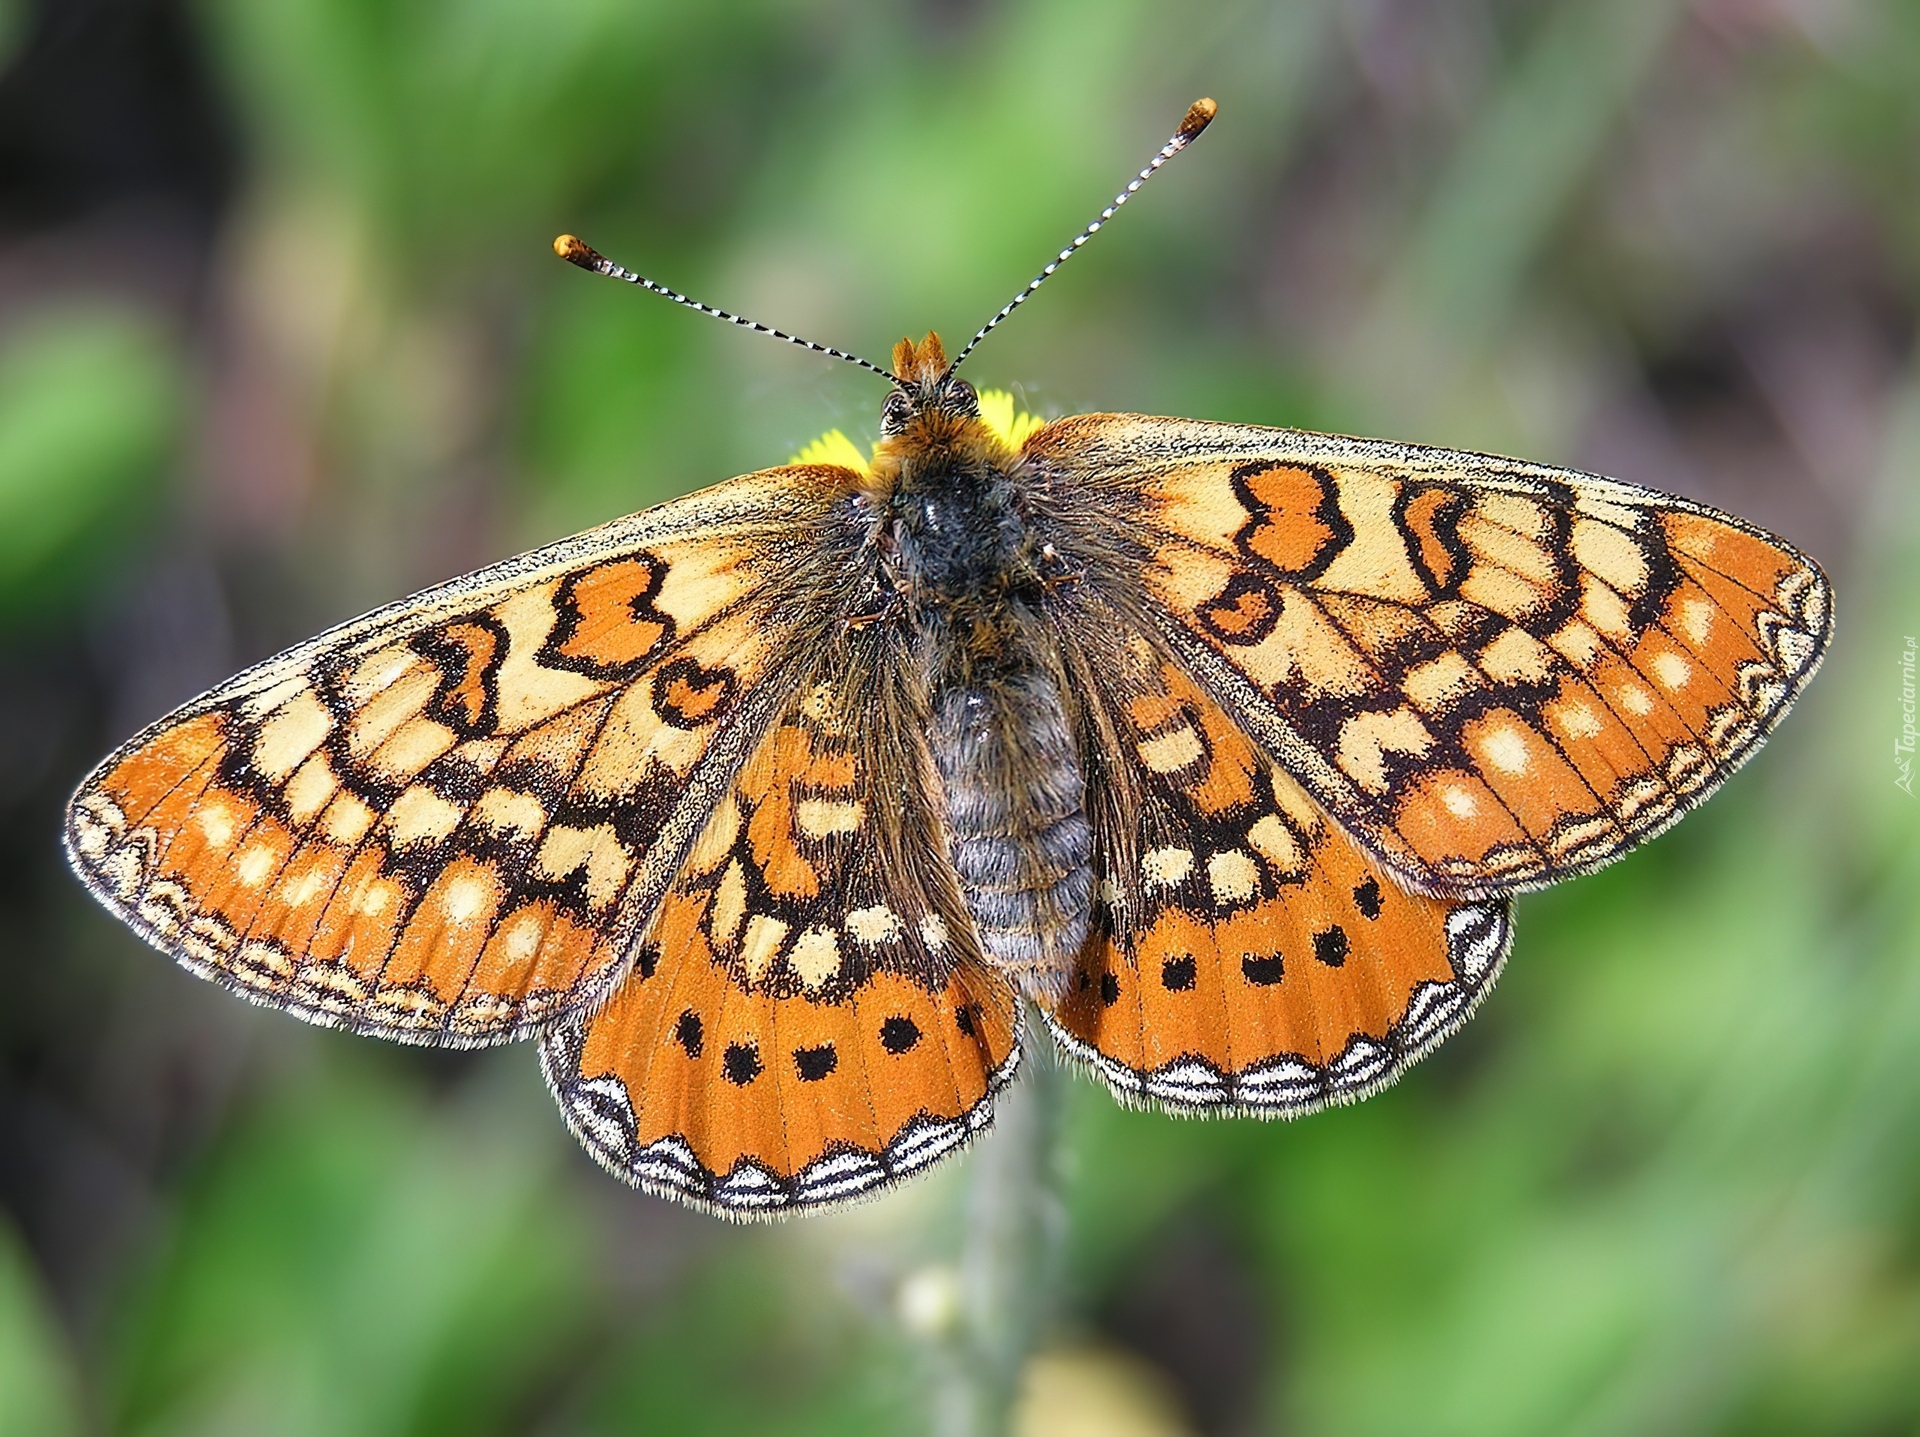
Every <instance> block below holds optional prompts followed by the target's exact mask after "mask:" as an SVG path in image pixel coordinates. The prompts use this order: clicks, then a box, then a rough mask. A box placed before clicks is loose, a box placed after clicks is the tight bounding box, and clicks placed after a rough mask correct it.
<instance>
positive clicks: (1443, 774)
mask: <svg viewBox="0 0 1920 1437" xmlns="http://www.w3.org/2000/svg"><path fill="white" fill-rule="evenodd" d="M1394 827H1395V828H1397V829H1398V830H1399V831H1400V834H1401V836H1402V837H1403V838H1405V839H1406V841H1407V845H1408V846H1409V847H1410V848H1412V850H1413V851H1414V853H1416V854H1417V855H1419V857H1420V858H1421V859H1422V860H1423V861H1425V862H1426V863H1428V864H1431V865H1433V866H1434V867H1435V868H1436V869H1437V870H1439V871H1443V872H1444V871H1448V870H1449V869H1452V868H1457V866H1458V865H1459V864H1461V863H1462V862H1465V863H1480V862H1484V861H1486V860H1487V859H1488V858H1489V857H1490V856H1491V855H1493V854H1494V853H1496V852H1499V851H1500V850H1503V849H1508V848H1511V847H1513V846H1515V845H1525V844H1526V843H1527V835H1526V834H1525V833H1524V832H1523V831H1522V830H1521V829H1520V827H1519V826H1518V825H1517V824H1516V823H1515V822H1514V820H1513V815H1512V814H1510V813H1508V812H1507V807H1506V805H1505V804H1504V803H1502V802H1501V801H1500V798H1499V795H1497V794H1496V793H1494V792H1493V790H1492V789H1490V788H1488V787H1487V785H1486V784H1485V783H1483V782H1481V780H1480V778H1479V777H1478V776H1477V775H1475V774H1472V773H1468V772H1466V771H1464V770H1461V769H1443V770H1440V771H1439V772H1437V773H1431V774H1426V775H1424V776H1422V777H1420V778H1418V779H1415V780H1414V781H1413V782H1412V783H1411V784H1410V785H1409V786H1408V789H1407V792H1406V795H1405V797H1403V798H1402V799H1401V800H1400V806H1399V811H1398V813H1397V814H1396V816H1395V819H1394Z"/></svg>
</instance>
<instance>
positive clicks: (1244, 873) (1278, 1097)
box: [1049, 633, 1512, 1117]
mask: <svg viewBox="0 0 1920 1437" xmlns="http://www.w3.org/2000/svg"><path fill="white" fill-rule="evenodd" d="M1085 638H1086V641H1087V643H1088V646H1089V647H1090V648H1092V649H1094V650H1095V651H1097V652H1100V654H1101V657H1100V659H1099V660H1098V661H1097V662H1091V663H1087V664H1084V665H1082V678H1083V690H1084V691H1085V692H1086V693H1088V694H1089V696H1090V699H1091V705H1092V707H1093V709H1094V710H1095V711H1094V712H1093V713H1092V714H1091V715H1090V721H1089V724H1088V728H1089V731H1090V732H1092V733H1094V734H1097V735H1099V736H1100V737H1099V738H1098V740H1097V741H1096V744H1095V748H1096V751H1095V752H1094V754H1093V755H1092V756H1091V757H1092V762H1091V763H1090V765H1089V768H1090V785H1089V786H1090V789H1091V790H1092V791H1093V793H1094V795H1095V801H1094V802H1093V803H1092V804H1091V805H1090V807H1091V809H1092V811H1093V813H1094V815H1095V827H1096V835H1097V836H1096V870H1097V874H1098V884H1099V901H1098V903H1097V905H1096V907H1095V910H1094V935H1093V939H1092V941H1091V942H1090V943H1089V944H1088V946H1087V948H1086V949H1085V950H1084V951H1083V953H1082V956H1081V961H1080V963H1079V965H1078V967H1077V969H1076V971H1075V972H1074V974H1073V975H1072V978H1071V980H1070V986H1069V989H1068V995H1067V997H1066V999H1065V1001H1064V1002H1062V1003H1061V1004H1060V1005H1059V1007H1058V1008H1057V1009H1056V1010H1055V1011H1054V1012H1053V1013H1051V1014H1050V1015H1049V1021H1050V1024H1051V1026H1052V1028H1053V1030H1054V1033H1055V1035H1056V1037H1058V1038H1059V1040H1060V1041H1061V1042H1062V1044H1063V1045H1064V1046H1065V1047H1066V1048H1067V1049H1068V1051H1070V1052H1072V1053H1074V1054H1075V1055H1076V1056H1079V1057H1080V1058H1082V1059H1084V1060H1085V1061H1087V1062H1089V1063H1090V1064H1092V1065H1093V1066H1094V1067H1095V1069H1096V1070H1097V1071H1098V1072H1099V1073H1100V1074H1101V1075H1102V1076H1103V1077H1104V1078H1105V1079H1106V1081H1107V1083H1108V1084H1109V1086H1111V1087H1112V1088H1113V1090H1114V1091H1115V1093H1116V1094H1117V1095H1119V1096H1120V1097H1121V1098H1123V1099H1126V1100H1130V1101H1136V1102H1148V1103H1152V1104H1154V1105H1157V1106H1160V1107H1163V1108H1167V1109H1170V1110H1173V1111H1179V1112H1194V1113H1206V1112H1238V1113H1250V1114H1255V1115H1259V1116H1267V1117H1275V1116H1284V1117H1292V1116H1297V1115H1299V1114H1302V1113H1307V1112H1312V1111H1314V1110H1315V1109H1317V1108H1321V1107H1324V1106H1326V1105H1327V1104H1329V1103H1339V1102H1352V1101H1355V1100H1357V1099H1359V1098H1362V1097H1364V1096H1366V1095H1367V1094H1368V1093H1370V1092H1373V1091H1374V1090H1375V1089H1377V1088H1380V1087H1382V1086H1384V1085H1385V1084H1387V1083H1390V1082H1392V1081H1393V1080H1394V1079H1395V1078H1396V1077H1397V1076H1398V1075H1399V1074H1400V1073H1401V1072H1402V1071H1404V1070H1405V1069H1406V1068H1407V1067H1408V1066H1409V1065H1410V1064H1411V1063H1413V1062H1414V1061H1416V1060H1417V1059H1418V1058H1419V1057H1421V1056H1422V1055H1423V1054H1424V1053H1426V1052H1427V1051H1429V1050H1430V1049H1431V1048H1433V1047H1434V1046H1435V1045H1436V1044H1438V1043H1439V1042H1440V1041H1441V1039H1443V1038H1444V1037H1446V1035H1447V1034H1448V1033H1450V1032H1452V1031H1453V1029H1454V1028H1456V1027H1458V1026H1459V1024H1460V1023H1462V1022H1464V1021H1465V1019H1466V1017H1467V1015H1468V1013H1469V1012H1470V1011H1471V1010H1472V1008H1473V1006H1474V1005H1475V1004H1476V1003H1477V1002H1478V1001H1479V1000H1480V998H1481V997H1482V996H1484V995H1485V993H1486V992H1487V991H1488V989H1489V988H1491V986H1492V984H1493V981H1494V979H1495V977H1496V976H1497V975H1498V972H1499V969H1500V966H1501V964H1502V963H1503V962H1504V960H1505V957H1506V953H1507V948H1508V944H1509V942H1510V939H1511V932H1512V925H1511V919H1510V914H1509V911H1508V908H1507V905H1506V904H1505V903H1504V902H1501V901H1497V900H1495V901H1478V902H1475V901H1449V900H1444V899H1435V898H1428V897H1424V896H1421V895H1417V894H1410V893H1408V892H1406V891H1405V890H1404V889H1402V888H1401V887H1400V886H1399V885H1398V884H1397V883H1395V882H1394V881H1393V879H1392V878H1391V877H1390V876H1389V875H1388V874H1387V872H1386V871H1385V870H1384V869H1383V868H1382V867H1381V866H1380V865H1379V864H1378V863H1376V862H1375V861H1374V860H1373V859H1372V858H1371V857H1370V856H1369V855H1368V854H1367V853H1366V852H1365V851H1364V850H1363V849H1361V848H1360V847H1359V846H1358V845H1356V844H1354V843H1353V842H1352V841H1351V840H1350V839H1348V838H1347V837H1346V836H1345V835H1344V834H1342V833H1341V832H1340V831H1339V830H1338V829H1337V828H1336V827H1335V826H1334V825H1333V824H1332V822H1331V821H1330V820H1329V819H1328V817H1327V815H1326V814H1325V813H1324V812H1323V811H1322V810H1321V809H1320V808H1319V806H1318V805H1317V804H1315V803H1314V801H1313V800H1312V799H1311V798H1310V797H1308V795H1307V794H1306V793H1305V792H1304V791H1303V790H1302V789H1301V788H1300V787H1299V786H1298V785H1297V784H1295V783H1294V782H1293V781H1292V780H1291V779H1290V778H1288V777H1287V775H1286V773H1285V772H1284V771H1283V770H1281V769H1280V768H1279V767H1277V766H1276V765H1275V764H1274V763H1273V762H1272V761H1271V760H1270V759H1269V758H1267V757H1266V756H1265V755H1263V754H1262V753H1261V752H1260V751H1259V750H1258V748H1257V747H1256V746H1255V745H1254V744H1253V742H1252V741H1251V740H1250V739H1249V738H1248V737H1247V736H1246V735H1245V734H1244V733H1243V732H1242V731H1241V730H1240V729H1239V728H1238V727H1237V726H1236V725H1235V724H1234V722H1233V721H1232V720H1231V719H1230V718H1229V717H1228V716H1227V715H1226V713H1225V712H1223V711H1222V709H1221V708H1220V706H1219V705H1218V704H1216V703H1214V702H1213V700H1212V699H1210V698H1209V697H1208V696H1207V695H1206V693H1205V692H1204V691H1203V690H1202V689H1201V688H1200V687H1199V686H1198V685H1197V684H1196V683H1195V682H1194V681H1193V679H1192V678H1191V677H1190V676H1189V675H1188V674H1187V673H1186V672H1185V671H1184V670H1183V669H1182V668H1181V666H1180V665H1179V664H1178V663H1177V662H1176V661H1175V660H1174V658H1173V657H1172V656H1171V655H1170V654H1169V653H1167V652H1166V651H1165V650H1164V649H1162V648H1161V647H1160V646H1159V645H1158V644H1156V643H1154V642H1150V641H1149V640H1148V639H1147V638H1145V637H1144V636H1141V637H1136V638H1134V639H1133V640H1132V642H1131V643H1129V644H1126V645H1124V646H1119V647H1114V646H1110V645H1107V644H1104V643H1103V642H1102V641H1101V640H1100V639H1099V638H1098V637H1096V636H1095V635H1093V634H1091V633H1089V634H1086V635H1085Z"/></svg>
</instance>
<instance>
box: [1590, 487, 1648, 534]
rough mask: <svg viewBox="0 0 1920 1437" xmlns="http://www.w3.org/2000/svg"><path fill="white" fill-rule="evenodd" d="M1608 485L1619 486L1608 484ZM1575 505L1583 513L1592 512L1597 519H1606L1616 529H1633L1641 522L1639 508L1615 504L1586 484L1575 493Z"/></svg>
mask: <svg viewBox="0 0 1920 1437" xmlns="http://www.w3.org/2000/svg"><path fill="white" fill-rule="evenodd" d="M1607 487H1608V488H1615V487H1617V486H1615V485H1608V486H1607ZM1573 507H1574V508H1575V509H1576V510H1578V511H1579V512H1580V513H1582V514H1591V515H1592V516H1593V517H1594V518H1596V519H1604V520H1606V521H1607V523H1609V524H1611V525H1613V526H1614V527H1615V528H1616V529H1631V528H1633V526H1634V525H1636V524H1638V523H1639V522H1640V514H1639V511H1638V510H1635V509H1632V508H1630V507H1628V506H1627V505H1625V504H1615V503H1613V502H1612V501H1610V500H1607V499H1602V498H1601V497H1600V495H1599V493H1598V491H1597V489H1590V488H1587V487H1586V486H1584V485H1583V486H1582V487H1581V488H1580V490H1579V491H1578V492H1577V493H1576V494H1575V495H1574V499H1573Z"/></svg>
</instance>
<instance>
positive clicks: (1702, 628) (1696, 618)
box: [1680, 599, 1714, 644]
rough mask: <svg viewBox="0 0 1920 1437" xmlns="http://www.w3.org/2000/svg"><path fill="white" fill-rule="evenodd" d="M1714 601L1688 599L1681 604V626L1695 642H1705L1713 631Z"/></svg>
mask: <svg viewBox="0 0 1920 1437" xmlns="http://www.w3.org/2000/svg"><path fill="white" fill-rule="evenodd" d="M1713 615H1714V607H1713V602H1712V601H1711V600H1709V599H1688V600H1687V601H1686V602H1685V603H1683V604H1682V605H1681V606H1680V628H1681V631H1682V632H1683V633H1685V634H1686V636H1687V637H1688V638H1690V639H1692V640H1693V641H1694V643H1695V644H1704V643H1705V642H1706V641H1707V639H1708V636H1709V635H1711V634H1712V633H1713Z"/></svg>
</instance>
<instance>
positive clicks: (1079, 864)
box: [932, 670, 1093, 998]
mask: <svg viewBox="0 0 1920 1437" xmlns="http://www.w3.org/2000/svg"><path fill="white" fill-rule="evenodd" d="M932 739H933V754H934V761H935V762H936V763H937V764H938V766H939V769H940V777H941V779H942V780H943V782H944V783H945V786H946V795H947V821H948V826H949V829H950V832H951V834H952V839H953V863H954V867H955V869H957V870H958V872H959V875H960V886H961V892H962V894H963V895H964V896H965V898H966V901H967V907H968V909H969V910H970V911H971V912H972V914H973V920H974V924H975V926H976V927H977V928H978V930H979V933H980V943H981V946H982V948H984V949H985V951H986V955H987V957H988V958H989V959H990V960H991V961H992V962H994V963H995V964H996V965H998V966H999V967H1000V968H1001V969H1002V970H1003V971H1004V972H1005V973H1006V974H1007V976H1008V977H1009V978H1011V979H1012V980H1013V981H1014V982H1015V983H1017V984H1018V985H1019V986H1020V987H1021V988H1022V989H1023V990H1025V991H1026V992H1027V993H1030V994H1032V995H1033V996H1035V997H1046V998H1057V997H1059V996H1061V995H1062V994H1063V993H1064V992H1065V990H1066V982H1067V977H1068V975H1069V973H1070V972H1071V971H1072V963H1073V960H1074V958H1075V957H1076V956H1077V955H1078V953H1079V950H1080V945H1081V943H1082V942H1084V941H1085V939H1086V936H1087V924H1088V918H1089V907H1090V900H1091V896H1092V890H1093V872H1092V868H1091V856H1092V847H1093V835H1092V831H1091V829H1090V828H1089V827H1088V825H1087V819H1086V815H1085V813H1084V812H1083V811H1082V809H1083V807H1084V799H1085V794H1086V782H1085V779H1084V778H1083V777H1082V775H1081V772H1080V758H1079V753H1078V750H1077V747H1076V745H1075V743H1074V739H1073V733H1072V729H1071V728H1070V726H1069V725H1068V723H1067V718H1066V713H1065V711H1064V709H1063V708H1062V705H1061V701H1060V692H1059V690H1058V688H1057V687H1056V686H1055V684H1054V682H1053V679H1052V678H1051V677H1050V676H1049V675H1047V674H1045V673H1042V672H1036V671H1033V670H1024V671H1020V672H1017V673H1014V674H1011V675H1004V676H999V677H996V678H995V679H993V680H992V681H988V682H981V683H976V684H974V685H971V686H966V687H954V688H949V689H947V690H945V691H944V692H942V693H940V694H939V695H937V697H936V698H935V701H934V712H933V733H932Z"/></svg>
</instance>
